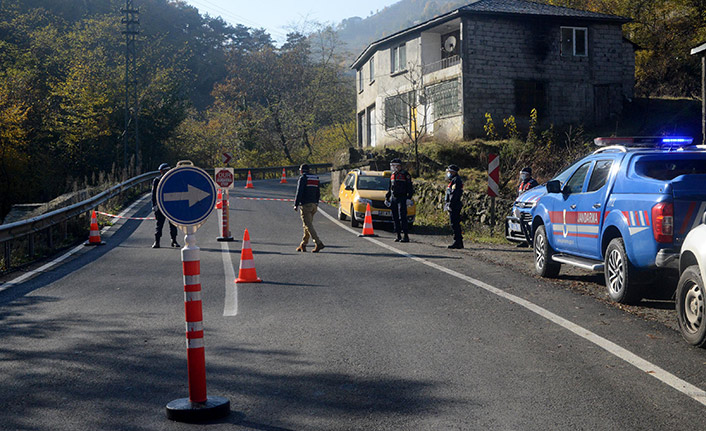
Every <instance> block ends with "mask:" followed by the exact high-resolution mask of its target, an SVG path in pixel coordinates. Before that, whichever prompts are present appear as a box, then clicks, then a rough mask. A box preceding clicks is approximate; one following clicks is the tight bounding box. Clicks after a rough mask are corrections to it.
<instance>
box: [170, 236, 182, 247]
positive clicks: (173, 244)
mask: <svg viewBox="0 0 706 431" xmlns="http://www.w3.org/2000/svg"><path fill="white" fill-rule="evenodd" d="M172 247H180V245H179V243H178V242H177V240H176V238H172Z"/></svg>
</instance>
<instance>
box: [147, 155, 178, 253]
mask: <svg viewBox="0 0 706 431" xmlns="http://www.w3.org/2000/svg"><path fill="white" fill-rule="evenodd" d="M169 169H170V168H169V165H168V164H166V163H162V164H161V165H159V174H160V175H159V176H158V177H157V178H155V179H154V181H152V211H154V217H155V218H156V219H157V227H156V229H155V231H154V244H152V248H159V239H160V238H162V229H163V228H164V221H165V220H166V219H167V218H166V217H165V216H164V214H162V211H160V210H159V207H158V206H157V186H158V185H159V180H161V179H162V177H163V176H164V174H166V173H167V171H168V170H169ZM169 235H170V236H171V237H172V247H179V243H178V242H177V240H176V237H177V228H176V226H174V225H173V224H172V222H169Z"/></svg>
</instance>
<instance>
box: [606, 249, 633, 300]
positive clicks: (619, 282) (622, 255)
mask: <svg viewBox="0 0 706 431" xmlns="http://www.w3.org/2000/svg"><path fill="white" fill-rule="evenodd" d="M604 265H605V268H604V270H603V274H604V276H605V285H606V288H607V289H608V296H610V299H612V300H613V301H615V302H618V303H620V304H634V303H636V302H639V301H640V299H641V294H640V286H639V285H638V283H637V281H638V274H637V269H635V267H634V266H633V265H632V263H631V262H630V260H629V259H628V254H627V253H626V252H625V243H624V242H623V239H622V238H614V239H613V240H612V241H611V242H610V243H609V244H608V248H607V249H606V252H605V261H604Z"/></svg>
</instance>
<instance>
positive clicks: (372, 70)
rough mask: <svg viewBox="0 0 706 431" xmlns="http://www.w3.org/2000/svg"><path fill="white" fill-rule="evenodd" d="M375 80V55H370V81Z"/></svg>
mask: <svg viewBox="0 0 706 431" xmlns="http://www.w3.org/2000/svg"><path fill="white" fill-rule="evenodd" d="M373 82H375V57H370V83H371V84H372V83H373Z"/></svg>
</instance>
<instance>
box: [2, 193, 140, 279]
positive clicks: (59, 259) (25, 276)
mask: <svg viewBox="0 0 706 431" xmlns="http://www.w3.org/2000/svg"><path fill="white" fill-rule="evenodd" d="M148 196H149V194H146V195H145V196H143V197H141V198H140V199H138V200H136V201H135V202H133V204H132V205H130V206H129V207H127V208H126V209H125V211H123V212H121V213H120V214H118V216H119V217H122V216H124V215H125V214H127V213H128V212H129V211H130V210H132V209H133V208H134V207H135V206H136V205H137V204H139V203H140V202H142V201H143V200H145V198H147V197H148ZM117 220H120V219H119V218H118V217H115V218H113V220H111V222H112V223H115V222H116V221H117ZM112 226H113V225H109V226H104V227H103V229H101V234H103V233H104V232H107V231H108V229H110V228H111V227H112ZM79 250H85V247H84V245H83V244H81V245H79V246H76V247H74V248H72V249H71V250H69V251H67V252H66V253H64V254H63V255H61V256H59V257H57V258H56V259H54V260H52V261H51V262H49V263H47V264H45V265H42V266H40V267H39V268H37V269H34V270H32V271H27V272H25V273H24V274H22V275H20V276H19V277H17V278H13V279H12V280H10V281H8V282H7V283H4V284H2V285H0V292H3V291H5V290H7V289H9V288H11V287H13V286H16V285H18V284H20V283H23V282H24V281H25V280H27V279H28V278H30V277H32V276H34V275H37V274H42V273H44V272H46V271H48V270H49V269H51V268H53V267H54V266H56V265H58V264H59V263H61V262H63V261H64V260H66V259H68V258H69V257H70V256H71V255H73V254H76V253H77V252H78V251H79Z"/></svg>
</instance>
